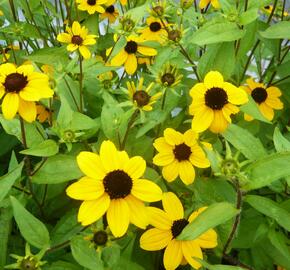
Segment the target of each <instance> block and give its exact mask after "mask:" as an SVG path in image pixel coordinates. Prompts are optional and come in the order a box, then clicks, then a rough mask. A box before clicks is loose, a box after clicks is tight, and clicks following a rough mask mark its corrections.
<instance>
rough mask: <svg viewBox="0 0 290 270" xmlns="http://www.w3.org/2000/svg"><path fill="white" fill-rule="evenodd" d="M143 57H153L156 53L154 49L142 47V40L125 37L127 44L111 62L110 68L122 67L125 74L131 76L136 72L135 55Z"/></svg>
mask: <svg viewBox="0 0 290 270" xmlns="http://www.w3.org/2000/svg"><path fill="white" fill-rule="evenodd" d="M138 53H139V54H141V55H143V56H155V55H156V54H157V51H156V50H155V49H154V48H150V47H148V46H143V45H142V40H140V38H138V37H135V36H129V37H127V43H126V45H125V47H124V48H122V49H121V50H120V51H119V52H118V53H117V54H116V55H115V56H114V57H113V58H112V60H111V65H112V66H122V65H124V67H125V70H126V72H127V73H128V74H129V75H132V74H134V73H135V71H136V70H137V65H138V63H137V56H138V55H137V54H138Z"/></svg>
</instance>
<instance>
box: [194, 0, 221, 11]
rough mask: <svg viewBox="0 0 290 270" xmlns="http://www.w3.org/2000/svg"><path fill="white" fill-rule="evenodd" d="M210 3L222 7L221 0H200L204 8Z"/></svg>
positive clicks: (200, 5) (201, 7)
mask: <svg viewBox="0 0 290 270" xmlns="http://www.w3.org/2000/svg"><path fill="white" fill-rule="evenodd" d="M209 4H212V6H213V7H214V8H220V3H219V0H200V2H199V8H200V9H204V8H205V7H206V6H207V5H209Z"/></svg>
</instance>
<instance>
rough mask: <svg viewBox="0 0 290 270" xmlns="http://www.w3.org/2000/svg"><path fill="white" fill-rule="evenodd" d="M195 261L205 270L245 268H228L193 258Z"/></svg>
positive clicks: (239, 269) (240, 269)
mask: <svg viewBox="0 0 290 270" xmlns="http://www.w3.org/2000/svg"><path fill="white" fill-rule="evenodd" d="M194 259H195V260H197V261H198V262H199V263H200V264H201V265H202V266H204V267H206V269H208V270H244V269H245V268H241V267H238V266H229V265H222V264H215V265H212V264H209V263H207V262H205V261H203V260H201V259H199V258H195V257H194Z"/></svg>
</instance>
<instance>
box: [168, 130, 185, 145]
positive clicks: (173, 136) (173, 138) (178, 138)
mask: <svg viewBox="0 0 290 270" xmlns="http://www.w3.org/2000/svg"><path fill="white" fill-rule="evenodd" d="M164 139H165V141H166V142H167V143H168V144H170V145H172V146H175V145H178V144H181V143H183V142H184V140H183V136H182V134H181V133H180V132H178V131H176V130H174V129H173V128H166V129H165V130H164Z"/></svg>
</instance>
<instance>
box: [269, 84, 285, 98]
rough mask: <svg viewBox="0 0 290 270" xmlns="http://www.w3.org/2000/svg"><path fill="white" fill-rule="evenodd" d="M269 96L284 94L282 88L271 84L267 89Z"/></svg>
mask: <svg viewBox="0 0 290 270" xmlns="http://www.w3.org/2000/svg"><path fill="white" fill-rule="evenodd" d="M266 91H267V93H268V96H269V97H280V96H281V95H282V93H281V91H280V89H279V88H278V87H275V86H270V87H268V88H267V89H266Z"/></svg>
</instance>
